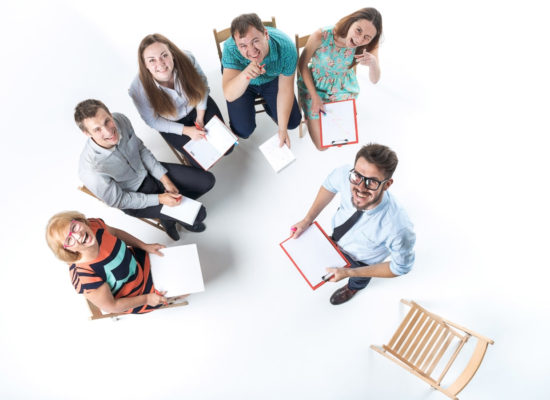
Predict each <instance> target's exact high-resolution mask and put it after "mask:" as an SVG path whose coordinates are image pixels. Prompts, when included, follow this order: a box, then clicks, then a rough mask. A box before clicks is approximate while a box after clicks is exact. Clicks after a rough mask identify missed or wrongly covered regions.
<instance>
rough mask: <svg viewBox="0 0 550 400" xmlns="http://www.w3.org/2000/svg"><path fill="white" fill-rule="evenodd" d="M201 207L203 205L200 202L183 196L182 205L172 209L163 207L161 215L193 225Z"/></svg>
mask: <svg viewBox="0 0 550 400" xmlns="http://www.w3.org/2000/svg"><path fill="white" fill-rule="evenodd" d="M201 205H202V203H201V202H200V201H197V200H193V199H190V198H189V197H185V196H182V199H181V203H180V204H179V205H178V206H175V207H170V206H167V205H163V206H162V208H161V209H160V213H161V214H164V215H167V216H169V217H172V218H175V219H178V220H180V221H182V222H185V223H186V224H189V225H193V224H194V223H195V218H197V214H198V213H199V210H200V209H201Z"/></svg>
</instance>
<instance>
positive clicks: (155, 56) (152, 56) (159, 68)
mask: <svg viewBox="0 0 550 400" xmlns="http://www.w3.org/2000/svg"><path fill="white" fill-rule="evenodd" d="M142 57H143V62H144V64H145V67H146V68H147V70H148V71H149V72H150V73H151V75H152V76H153V79H154V80H156V81H157V82H158V83H159V84H160V85H162V86H168V85H170V83H171V82H173V76H174V57H173V56H172V53H171V52H170V49H169V48H168V46H167V45H165V44H164V43H161V42H155V43H153V44H151V45H149V46H147V47H146V48H145V50H143V55H142Z"/></svg>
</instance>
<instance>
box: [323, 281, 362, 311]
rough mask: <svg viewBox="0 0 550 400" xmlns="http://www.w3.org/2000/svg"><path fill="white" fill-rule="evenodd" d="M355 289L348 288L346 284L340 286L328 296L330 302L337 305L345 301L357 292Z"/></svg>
mask: <svg viewBox="0 0 550 400" xmlns="http://www.w3.org/2000/svg"><path fill="white" fill-rule="evenodd" d="M357 292H358V291H357V290H353V289H350V288H348V285H347V284H346V286H344V287H341V288H340V289H338V290H337V291H336V292H334V293H333V294H332V296H330V303H331V304H333V305H335V306H337V305H338V304H342V303H345V302H346V301H348V300H349V299H351V298H352V297H353V296H355V293H357Z"/></svg>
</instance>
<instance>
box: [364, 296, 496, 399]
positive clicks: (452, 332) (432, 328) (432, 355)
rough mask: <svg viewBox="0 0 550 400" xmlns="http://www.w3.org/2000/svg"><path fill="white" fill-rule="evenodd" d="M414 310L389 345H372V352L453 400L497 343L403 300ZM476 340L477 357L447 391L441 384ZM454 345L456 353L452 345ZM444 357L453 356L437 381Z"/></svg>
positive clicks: (475, 352) (475, 350)
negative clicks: (464, 349)
mask: <svg viewBox="0 0 550 400" xmlns="http://www.w3.org/2000/svg"><path fill="white" fill-rule="evenodd" d="M401 302H402V303H404V304H407V305H408V306H410V307H411V309H410V311H409V312H408V314H407V315H406V316H405V318H404V319H403V321H402V322H401V325H399V328H398V329H397V331H396V332H395V334H394V335H393V337H392V338H391V340H390V341H389V343H388V344H387V345H383V346H382V347H379V346H374V345H371V348H372V349H374V350H376V351H377V352H379V353H380V354H382V355H384V356H385V357H387V358H389V359H390V360H392V361H394V362H395V363H397V364H399V365H400V366H402V367H403V368H405V369H406V370H408V371H410V372H411V373H413V374H414V375H416V376H417V377H419V378H420V379H422V380H424V381H426V382H427V383H428V384H430V385H431V386H432V387H433V388H435V389H437V390H439V391H441V392H442V393H444V394H446V395H447V396H449V397H450V398H451V399H458V397H456V395H457V394H458V393H460V391H461V390H462V389H464V387H465V386H466V385H467V384H468V383H469V382H470V380H471V379H472V378H473V376H474V375H475V373H476V372H477V370H478V368H479V366H480V365H481V362H482V361H483V356H484V355H485V351H486V350H487V346H488V345H489V344H493V343H494V342H493V341H492V340H491V339H488V338H486V337H484V336H481V335H479V334H477V333H475V332H473V331H471V330H469V329H467V328H464V327H462V326H460V325H457V324H455V323H453V322H451V321H448V320H446V319H444V318H441V317H439V316H437V315H435V314H432V313H430V312H429V311H427V310H425V309H424V308H422V307H420V306H419V305H418V304H416V303H415V302H413V301H410V302H409V301H407V300H403V299H402V300H401ZM471 336H474V337H475V338H477V340H478V342H477V345H476V347H475V349H474V351H473V354H472V356H471V358H470V360H469V362H468V364H467V365H466V367H465V368H464V370H463V371H462V373H460V375H459V376H458V378H457V379H456V380H455V381H454V382H452V383H451V384H450V385H449V386H447V387H445V388H443V387H442V386H441V381H442V380H443V378H444V376H445V375H446V374H447V372H448V371H449V368H450V367H451V365H452V364H453V362H454V361H455V359H456V357H457V356H458V354H459V352H460V350H461V349H462V347H463V346H464V344H465V343H466V341H467V340H468V339H469V338H470V337H471ZM452 342H454V344H455V346H456V349H455V350H454V351H453V350H452V348H449V345H450V344H451V343H452ZM444 354H447V356H450V358H449V361H448V362H447V364H446V365H445V366H444V367H443V370H442V372H441V373H440V375H439V376H438V377H437V379H436V378H433V377H432V374H433V373H434V369H436V367H437V366H438V364H439V362H440V361H441V359H442V357H443V355H444Z"/></svg>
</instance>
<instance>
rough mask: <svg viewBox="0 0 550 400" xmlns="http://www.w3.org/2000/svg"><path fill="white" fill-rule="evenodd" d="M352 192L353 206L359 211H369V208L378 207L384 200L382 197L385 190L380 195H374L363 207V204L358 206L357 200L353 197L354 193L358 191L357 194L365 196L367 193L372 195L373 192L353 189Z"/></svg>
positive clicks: (381, 190)
mask: <svg viewBox="0 0 550 400" xmlns="http://www.w3.org/2000/svg"><path fill="white" fill-rule="evenodd" d="M351 190H352V195H351V204H353V206H354V207H355V208H356V209H358V210H367V209H369V207H372V206H375V205H377V204H378V203H380V201H381V200H382V196H383V195H384V190H383V189H380V192H379V193H377V194H376V195H373V197H371V199H370V200H369V201H367V202H366V203H364V204H362V205H361V204H358V203H357V202H356V201H355V198H354V197H353V192H354V191H356V192H359V193H361V194H365V193H370V194H372V191H362V190H358V189H356V188H352V189H351Z"/></svg>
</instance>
